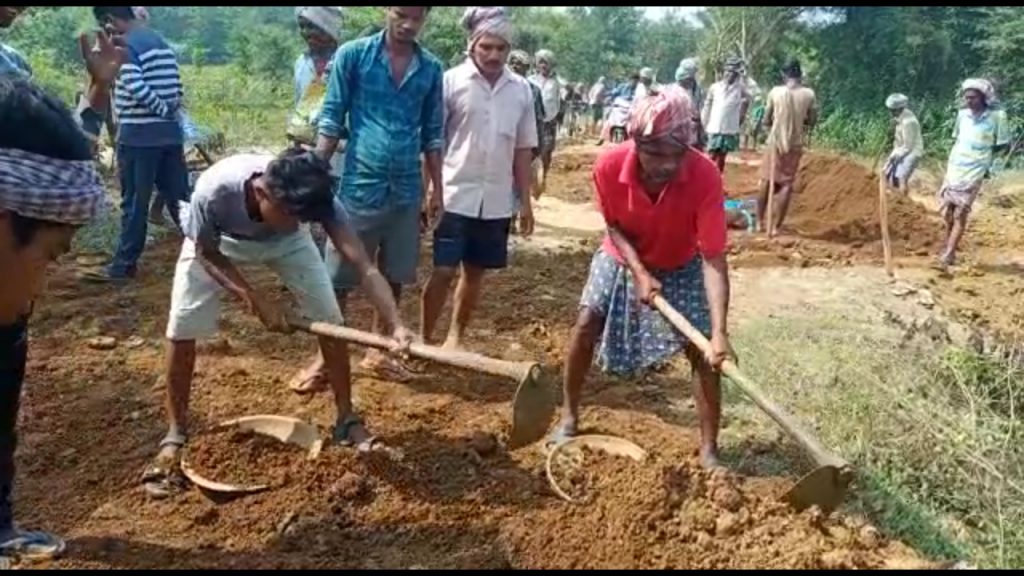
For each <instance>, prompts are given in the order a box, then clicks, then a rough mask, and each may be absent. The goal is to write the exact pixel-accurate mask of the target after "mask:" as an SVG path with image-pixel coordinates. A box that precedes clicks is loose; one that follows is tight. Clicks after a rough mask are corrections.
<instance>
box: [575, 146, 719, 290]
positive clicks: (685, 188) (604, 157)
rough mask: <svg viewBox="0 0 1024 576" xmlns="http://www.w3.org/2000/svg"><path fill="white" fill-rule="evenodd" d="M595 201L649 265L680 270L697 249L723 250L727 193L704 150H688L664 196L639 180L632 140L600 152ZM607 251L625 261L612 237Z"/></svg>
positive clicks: (711, 253)
mask: <svg viewBox="0 0 1024 576" xmlns="http://www.w3.org/2000/svg"><path fill="white" fill-rule="evenodd" d="M594 189H595V191H596V196H597V204H598V207H599V208H600V210H601V214H602V215H603V216H604V221H605V223H606V224H607V225H608V226H609V227H615V228H617V229H618V230H619V231H620V232H622V234H623V235H624V236H625V237H626V238H627V239H628V240H629V241H630V243H631V244H632V245H633V248H634V249H635V250H636V252H637V254H638V255H639V256H640V261H641V262H643V264H644V266H647V267H648V268H649V269H651V270H676V269H678V268H680V267H682V266H684V265H685V264H687V263H689V262H690V261H691V260H692V259H693V258H694V257H695V256H696V255H697V254H698V253H699V254H700V255H701V256H703V257H704V258H714V257H716V256H721V255H722V254H724V253H725V250H726V247H727V232H726V225H725V193H724V192H723V189H722V175H721V174H719V172H718V168H717V167H716V166H715V164H714V163H713V162H712V161H711V160H710V159H708V158H707V157H706V156H704V155H703V154H701V153H700V152H697V151H694V150H690V151H687V152H686V156H685V158H684V159H683V161H682V162H681V163H680V166H679V171H678V172H677V173H676V176H675V177H674V178H673V179H672V180H671V181H670V182H669V183H668V184H667V185H666V187H665V189H664V191H662V193H661V195H660V197H658V198H656V199H652V198H651V197H650V196H649V195H648V194H647V192H646V191H645V190H644V187H643V184H642V183H641V181H640V162H639V159H638V158H637V153H636V148H635V146H634V143H633V141H632V140H630V141H627V142H624V143H622V144H619V145H617V146H615V147H614V148H611V149H609V150H608V151H606V152H604V153H603V154H601V155H600V156H599V157H598V159H597V162H595V163H594ZM603 247H604V250H605V251H606V252H608V253H609V254H611V255H612V256H613V257H614V258H615V259H616V260H618V261H619V262H621V263H625V261H624V260H623V258H622V256H621V255H620V254H619V251H618V250H616V249H615V246H614V245H613V244H612V241H611V238H610V237H608V236H605V239H604V246H603Z"/></svg>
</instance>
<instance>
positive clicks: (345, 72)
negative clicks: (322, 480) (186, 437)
mask: <svg viewBox="0 0 1024 576" xmlns="http://www.w3.org/2000/svg"><path fill="white" fill-rule="evenodd" d="M429 12H430V7H429V6H389V7H388V8H387V19H386V25H385V28H384V30H383V31H382V32H380V33H377V34H374V35H372V36H368V37H366V38H360V39H358V40H353V41H351V42H348V43H346V44H345V45H343V46H342V47H341V48H339V49H338V52H337V53H336V54H335V56H334V61H333V63H332V65H331V70H330V73H329V74H328V80H327V95H326V96H325V98H324V104H323V107H322V108H321V110H320V126H319V135H318V137H317V145H316V151H317V153H318V154H320V156H321V157H322V158H324V159H329V158H330V157H331V156H332V155H333V154H334V152H335V150H336V149H337V147H338V139H339V138H340V137H341V136H342V135H343V134H344V129H345V126H346V124H345V120H346V118H347V120H348V136H349V139H348V143H347V147H346V150H345V171H344V174H342V175H341V185H340V190H339V196H340V198H341V202H342V205H344V207H345V210H346V211H347V212H348V213H349V215H350V216H351V219H352V224H353V226H354V228H355V230H356V232H357V233H358V234H359V236H360V239H361V240H362V241H363V244H364V245H365V246H366V249H367V252H369V253H370V254H371V256H374V257H375V258H376V259H377V265H378V267H379V268H380V270H381V272H383V274H384V276H385V277H386V278H387V280H388V282H389V283H390V284H391V289H392V291H393V292H394V295H395V301H399V300H400V295H401V288H402V285H403V284H412V283H414V282H415V281H416V265H417V263H418V260H419V236H420V222H421V206H422V204H423V190H422V188H423V179H422V169H421V164H420V162H421V160H420V157H421V155H422V156H424V157H425V158H426V163H427V171H428V173H429V175H430V181H431V184H432V186H431V188H432V189H431V192H430V195H429V198H428V200H427V203H426V210H424V214H423V216H424V217H425V219H426V220H428V221H430V224H432V223H433V222H434V221H436V220H437V219H438V218H439V217H440V215H441V213H442V211H443V206H442V192H443V184H442V181H441V161H442V159H441V153H442V148H443V147H444V134H443V130H444V106H443V69H442V66H441V62H440V60H438V59H437V57H435V56H434V55H433V54H431V53H430V52H429V51H427V50H426V49H425V48H423V47H422V46H420V45H419V44H418V43H417V42H416V37H417V35H418V34H419V32H420V29H421V28H422V27H423V24H424V22H425V20H426V18H427V15H428V13H429ZM326 259H327V265H328V268H329V269H330V271H331V275H332V277H333V280H334V285H335V290H336V292H337V293H338V300H339V302H340V303H341V304H342V309H344V301H345V297H346V295H347V293H348V292H349V291H350V290H351V289H352V288H354V287H355V286H357V285H358V280H357V279H358V276H357V274H356V271H355V270H354V269H353V267H352V265H351V263H349V262H344V261H343V260H342V258H341V257H340V256H339V255H338V253H337V252H336V251H335V250H334V249H333V248H332V247H331V246H327V250H326ZM380 324H381V323H380V322H379V321H378V319H377V318H376V316H375V318H374V330H375V331H379V329H380ZM363 366H364V368H368V369H373V370H386V371H387V376H389V377H390V378H392V379H397V380H405V379H407V378H408V377H409V374H408V372H407V371H406V370H405V369H404V368H402V367H401V366H400V365H399V364H398V363H397V362H396V361H394V360H392V359H390V358H387V357H385V356H384V355H383V354H375V353H370V354H368V355H367V358H366V360H365V361H364V365H363ZM325 384H326V379H325V373H324V372H323V362H322V359H318V360H317V361H316V362H314V364H313V365H311V366H310V367H309V368H308V369H307V370H305V371H303V373H302V374H300V375H299V376H298V377H297V378H296V380H294V381H293V382H292V383H291V387H292V389H293V390H295V391H296V392H315V391H319V390H322V389H324V388H325Z"/></svg>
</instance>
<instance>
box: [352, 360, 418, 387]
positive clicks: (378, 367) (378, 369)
mask: <svg viewBox="0 0 1024 576" xmlns="http://www.w3.org/2000/svg"><path fill="white" fill-rule="evenodd" d="M359 367H360V368H361V369H363V370H365V371H367V372H369V373H371V374H373V375H375V376H377V377H378V378H380V379H382V380H388V381H391V382H395V383H398V384H404V383H406V382H410V381H412V380H414V379H415V378H416V377H417V374H416V373H414V372H412V371H411V370H409V369H408V368H406V367H405V366H403V365H402V363H401V362H399V361H398V360H396V359H394V358H390V357H387V356H383V355H381V356H378V357H375V356H372V355H367V356H366V357H365V358H363V361H362V362H360V363H359Z"/></svg>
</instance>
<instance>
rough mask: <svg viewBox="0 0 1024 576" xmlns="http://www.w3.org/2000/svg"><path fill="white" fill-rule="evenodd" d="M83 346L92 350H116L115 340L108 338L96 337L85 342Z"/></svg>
mask: <svg viewBox="0 0 1024 576" xmlns="http://www.w3.org/2000/svg"><path fill="white" fill-rule="evenodd" d="M85 344H86V346H88V347H89V348H92V349H93V350H113V349H114V348H117V339H115V338H112V337H110V336H96V337H95V338H90V339H89V340H87V341H86V342H85Z"/></svg>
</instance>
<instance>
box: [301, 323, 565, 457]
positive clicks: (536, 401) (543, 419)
mask: <svg viewBox="0 0 1024 576" xmlns="http://www.w3.org/2000/svg"><path fill="white" fill-rule="evenodd" d="M288 322H289V324H291V325H292V327H294V328H296V329H298V330H302V331H304V332H309V333H310V334H315V335H317V336H324V337H327V338H334V339H336V340H343V341H345V342H350V343H353V344H359V345H362V346H368V347H370V348H376V349H378V350H390V349H391V347H392V345H393V343H394V342H393V341H392V340H391V339H390V338H386V337H384V336H381V335H379V334H373V333H370V332H363V331H361V330H356V329H354V328H348V327H345V326H336V325H334V324H328V323H326V322H310V321H308V320H304V319H299V318H290V319H289V321H288ZM409 354H410V355H411V356H413V357H414V358H420V359H422V360H431V361H434V362H439V363H441V364H447V365H448V366H454V367H456V368H463V369H466V370H473V371H476V372H483V373H484V374H490V375H492V376H504V377H506V378H511V379H512V380H514V381H516V382H518V387H517V388H516V395H515V397H514V398H513V400H512V430H511V431H510V432H509V435H508V443H507V446H508V448H510V449H516V448H521V447H523V446H526V445H528V444H532V443H534V442H536V441H538V440H540V439H541V438H543V437H544V434H545V433H546V432H547V430H548V427H549V426H550V425H551V419H552V417H553V416H554V414H555V402H554V397H553V395H552V394H551V387H550V385H549V383H548V382H547V381H546V380H545V378H544V373H543V371H542V370H541V367H540V364H538V363H536V362H512V361H508V360H498V359H496V358H488V357H487V356H482V355H480V354H474V353H472V352H462V351H454V350H445V349H444V348H439V347H437V346H429V345H426V344H412V345H411V346H409Z"/></svg>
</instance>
